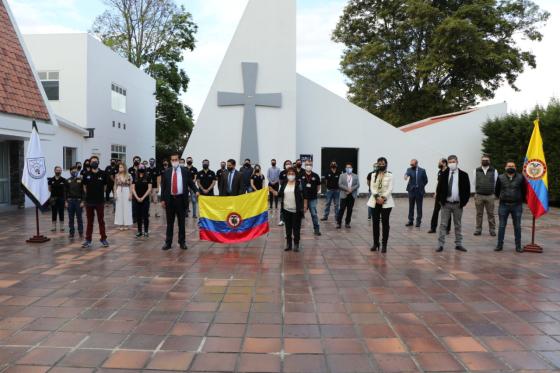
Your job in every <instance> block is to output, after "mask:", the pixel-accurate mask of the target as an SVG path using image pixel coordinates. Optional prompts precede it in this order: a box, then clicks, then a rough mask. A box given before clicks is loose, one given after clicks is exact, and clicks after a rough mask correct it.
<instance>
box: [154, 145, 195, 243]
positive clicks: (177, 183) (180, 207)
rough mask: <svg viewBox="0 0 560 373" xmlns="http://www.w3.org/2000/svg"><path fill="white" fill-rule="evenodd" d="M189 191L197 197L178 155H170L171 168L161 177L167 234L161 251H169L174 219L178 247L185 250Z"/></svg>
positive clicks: (188, 174)
mask: <svg viewBox="0 0 560 373" xmlns="http://www.w3.org/2000/svg"><path fill="white" fill-rule="evenodd" d="M189 189H191V190H192V192H193V193H196V196H197V197H198V195H199V193H198V189H197V187H196V185H195V184H194V182H193V180H192V177H191V175H190V173H189V171H188V170H187V169H186V168H185V167H180V163H179V153H175V154H173V155H171V167H169V168H168V169H167V170H165V172H164V174H163V175H162V177H161V206H162V207H163V208H164V209H165V212H166V217H167V232H166V236H165V244H164V245H163V247H162V248H161V249H162V250H169V249H171V243H172V242H173V225H175V218H177V222H178V224H179V246H180V247H181V249H183V250H187V244H186V241H185V212H186V209H187V200H188V198H189Z"/></svg>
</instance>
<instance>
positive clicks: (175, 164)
mask: <svg viewBox="0 0 560 373" xmlns="http://www.w3.org/2000/svg"><path fill="white" fill-rule="evenodd" d="M171 166H173V168H177V167H179V162H171Z"/></svg>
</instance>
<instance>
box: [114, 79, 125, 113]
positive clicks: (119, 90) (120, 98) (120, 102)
mask: <svg viewBox="0 0 560 373" xmlns="http://www.w3.org/2000/svg"><path fill="white" fill-rule="evenodd" d="M111 108H112V109H113V110H115V111H119V112H121V113H126V89H125V88H123V87H121V86H119V85H117V84H115V83H113V84H111Z"/></svg>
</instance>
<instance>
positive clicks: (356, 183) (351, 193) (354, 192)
mask: <svg viewBox="0 0 560 373" xmlns="http://www.w3.org/2000/svg"><path fill="white" fill-rule="evenodd" d="M345 170H346V172H345V173H344V174H342V175H340V178H339V179H338V188H339V189H340V211H339V212H338V215H337V217H336V229H340V227H341V225H342V218H343V217H344V214H345V213H346V220H345V223H346V225H345V227H346V228H350V222H351V221H352V209H353V208H354V202H355V201H356V198H358V189H359V188H360V180H359V179H358V175H356V174H355V173H354V168H353V167H352V163H350V162H348V163H346V168H345Z"/></svg>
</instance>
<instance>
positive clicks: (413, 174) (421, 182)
mask: <svg viewBox="0 0 560 373" xmlns="http://www.w3.org/2000/svg"><path fill="white" fill-rule="evenodd" d="M404 180H405V181H408V184H407V185H406V191H407V192H408V223H406V226H407V227H412V225H413V224H414V205H416V227H420V224H422V204H423V203H424V194H426V184H428V175H427V174H426V170H424V169H423V168H422V167H418V160H416V159H413V160H411V161H410V168H408V169H407V170H406V173H405V174H404Z"/></svg>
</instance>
